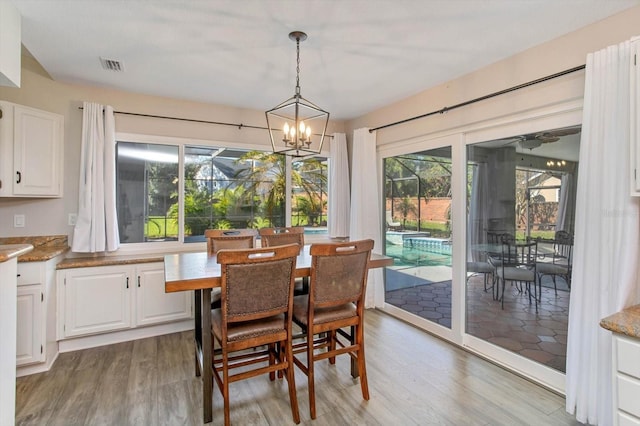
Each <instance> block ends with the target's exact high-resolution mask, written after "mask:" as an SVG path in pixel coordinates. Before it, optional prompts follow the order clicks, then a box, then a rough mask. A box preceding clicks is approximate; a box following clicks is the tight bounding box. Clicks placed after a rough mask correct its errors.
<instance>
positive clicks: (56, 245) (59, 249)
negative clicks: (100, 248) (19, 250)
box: [0, 235, 69, 262]
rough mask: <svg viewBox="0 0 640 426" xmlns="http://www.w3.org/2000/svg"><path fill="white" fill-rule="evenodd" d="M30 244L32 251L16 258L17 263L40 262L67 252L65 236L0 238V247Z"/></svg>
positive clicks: (67, 244) (67, 245) (67, 246)
mask: <svg viewBox="0 0 640 426" xmlns="http://www.w3.org/2000/svg"><path fill="white" fill-rule="evenodd" d="M13 244H31V245H32V246H33V250H32V251H30V252H28V253H25V254H22V255H20V256H19V257H18V262H42V261H47V260H49V259H53V258H54V257H56V256H59V255H61V254H64V253H66V252H67V251H69V243H68V239H67V236H66V235H49V236H43V237H0V245H13Z"/></svg>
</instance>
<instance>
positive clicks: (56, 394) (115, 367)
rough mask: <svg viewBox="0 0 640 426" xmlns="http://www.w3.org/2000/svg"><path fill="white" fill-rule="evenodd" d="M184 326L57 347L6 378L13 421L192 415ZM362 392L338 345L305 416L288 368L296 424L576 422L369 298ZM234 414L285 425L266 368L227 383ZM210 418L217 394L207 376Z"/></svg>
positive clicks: (197, 387) (156, 420)
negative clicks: (40, 365) (40, 367)
mask: <svg viewBox="0 0 640 426" xmlns="http://www.w3.org/2000/svg"><path fill="white" fill-rule="evenodd" d="M191 339H192V333H191V332H183V333H177V334H171V335H166V336H160V337H153V338H148V339H143V340H137V341H134V342H127V343H120V344H117V345H111V346H104V347H100V348H94V349H87V350H82V351H77V352H71V353H64V354H60V356H59V357H58V359H57V361H56V363H55V364H54V366H53V368H52V369H51V370H50V371H49V372H47V373H41V374H35V375H31V376H26V377H22V378H19V379H18V382H17V406H16V424H18V425H65V426H71V425H200V424H202V404H201V399H202V391H201V388H202V385H201V383H200V379H199V378H196V377H194V359H193V351H192V340H191ZM366 348H367V366H368V368H367V371H368V374H369V390H370V393H371V399H370V400H369V401H364V400H363V399H362V394H361V391H360V384H359V383H358V380H354V379H352V378H351V376H350V374H349V360H348V357H344V356H343V357H341V358H342V359H341V358H340V357H339V358H338V359H337V361H336V365H335V366H330V365H329V364H328V362H321V363H319V365H318V366H317V367H316V398H317V400H316V404H317V410H318V416H317V419H316V420H313V421H312V420H311V419H310V417H309V403H308V393H307V382H306V376H304V375H302V374H301V373H300V371H296V387H297V390H298V392H297V393H298V401H299V405H300V416H301V419H302V421H301V424H303V425H316V426H320V425H431V424H438V425H525V424H526V425H578V424H579V423H578V422H576V421H575V420H574V419H573V417H572V416H569V415H568V414H567V413H566V412H565V410H564V398H562V397H561V396H558V395H556V394H554V393H551V392H549V391H547V390H545V389H543V388H541V387H539V386H537V385H535V384H533V383H530V382H529V381H527V380H525V379H522V378H520V377H518V376H516V375H514V374H511V373H509V372H507V371H505V370H503V369H502V368H500V367H498V366H496V365H493V364H491V363H489V362H487V361H484V360H482V359H480V358H478V357H476V356H474V355H472V354H469V353H467V352H465V351H463V350H461V349H458V348H456V347H454V346H452V345H451V344H448V343H446V342H444V341H442V340H440V339H437V338H435V337H433V336H431V335H429V334H427V333H424V332H422V331H420V330H418V329H416V328H414V327H412V326H410V325H407V324H405V323H403V322H401V321H399V320H397V319H395V318H392V317H390V316H388V315H386V314H384V313H380V312H378V311H375V310H369V311H367V313H366ZM230 393H231V398H232V402H231V422H232V423H233V424H235V425H286V424H291V425H293V424H294V423H293V420H292V418H291V410H290V407H289V398H288V394H287V385H286V381H284V380H276V381H274V382H270V381H269V379H268V377H267V376H260V377H255V378H253V379H249V380H244V381H241V382H238V383H234V384H232V385H231V391H230ZM213 398H214V408H213V415H214V421H213V423H212V424H214V425H220V424H222V423H223V420H222V403H221V402H222V401H221V396H220V393H219V392H218V391H217V388H216V387H215V386H214V396H213Z"/></svg>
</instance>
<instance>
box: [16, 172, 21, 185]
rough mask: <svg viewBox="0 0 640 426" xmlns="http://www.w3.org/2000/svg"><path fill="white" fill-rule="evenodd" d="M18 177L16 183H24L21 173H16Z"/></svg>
mask: <svg viewBox="0 0 640 426" xmlns="http://www.w3.org/2000/svg"><path fill="white" fill-rule="evenodd" d="M16 175H18V178H17V180H16V183H20V182H22V173H20V172H16Z"/></svg>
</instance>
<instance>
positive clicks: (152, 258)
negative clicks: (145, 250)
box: [56, 254, 164, 269]
mask: <svg viewBox="0 0 640 426" xmlns="http://www.w3.org/2000/svg"><path fill="white" fill-rule="evenodd" d="M152 262H164V255H163V254H156V255H121V256H105V255H104V254H97V255H95V256H84V257H68V258H66V259H64V260H63V261H61V262H60V263H58V265H57V266H56V268H57V269H71V268H87V267H90V266H111V265H133V264H137V263H152Z"/></svg>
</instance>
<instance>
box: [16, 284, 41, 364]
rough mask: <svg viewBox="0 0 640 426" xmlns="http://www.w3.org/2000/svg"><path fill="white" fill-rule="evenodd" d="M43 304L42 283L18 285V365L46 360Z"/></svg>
mask: <svg viewBox="0 0 640 426" xmlns="http://www.w3.org/2000/svg"><path fill="white" fill-rule="evenodd" d="M43 306H44V294H43V292H42V286H41V285H26V286H18V305H17V308H18V315H17V330H16V331H17V339H16V343H17V346H16V364H17V365H24V364H31V363H34V362H42V361H44V339H43V338H44V333H43Z"/></svg>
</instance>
